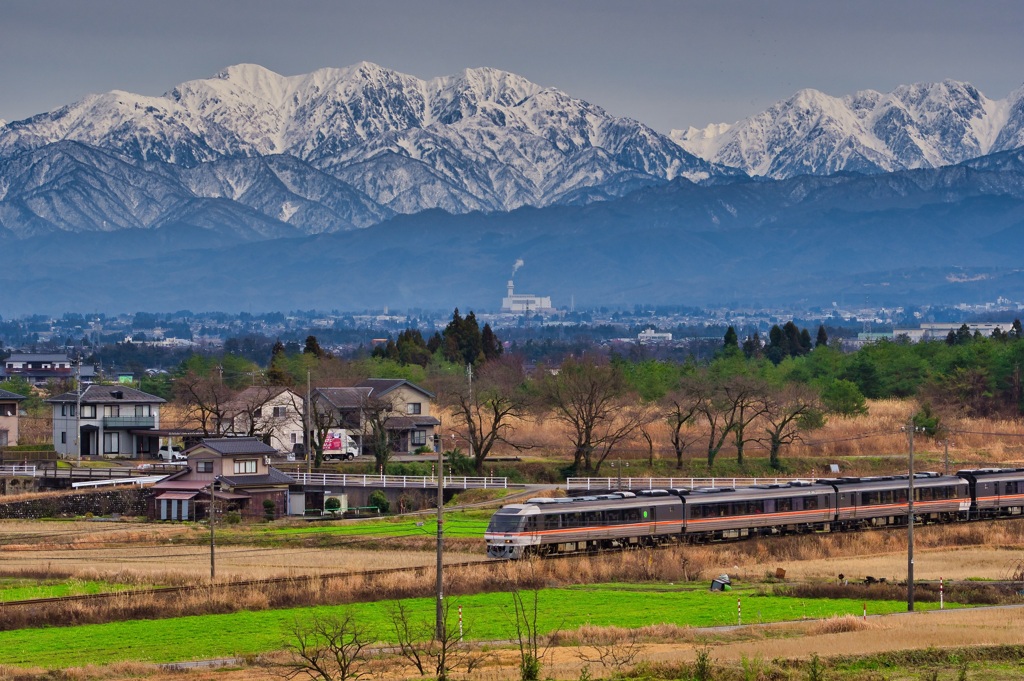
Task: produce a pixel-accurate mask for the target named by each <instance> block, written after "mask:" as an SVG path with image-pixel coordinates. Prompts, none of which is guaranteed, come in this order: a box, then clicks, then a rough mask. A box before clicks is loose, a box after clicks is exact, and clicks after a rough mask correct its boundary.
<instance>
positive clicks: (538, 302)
mask: <svg viewBox="0 0 1024 681" xmlns="http://www.w3.org/2000/svg"><path fill="white" fill-rule="evenodd" d="M501 311H502V312H511V313H513V314H529V313H530V312H540V313H541V314H544V313H548V312H554V308H553V307H552V306H551V297H550V296H535V295H533V294H532V293H516V292H515V282H513V281H512V280H511V279H509V280H508V296H507V297H505V298H502V299H501Z"/></svg>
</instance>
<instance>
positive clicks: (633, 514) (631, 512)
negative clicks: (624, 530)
mask: <svg viewBox="0 0 1024 681" xmlns="http://www.w3.org/2000/svg"><path fill="white" fill-rule="evenodd" d="M624 515H625V517H626V522H627V523H635V522H637V521H638V520H640V509H639V508H630V509H627V510H626V512H625V514H624Z"/></svg>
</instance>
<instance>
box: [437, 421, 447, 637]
mask: <svg viewBox="0 0 1024 681" xmlns="http://www.w3.org/2000/svg"><path fill="white" fill-rule="evenodd" d="M437 429H438V436H440V430H441V426H440V424H439V425H438V427H437ZM443 450H444V445H443V440H441V439H440V437H438V445H437V584H436V585H435V586H436V587H437V599H436V600H437V612H436V616H437V622H436V629H435V634H436V636H437V640H438V641H443V640H444V634H445V631H444V606H443V600H444V573H443V572H442V569H443V555H444V454H443V453H442V452H443Z"/></svg>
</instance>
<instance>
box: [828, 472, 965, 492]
mask: <svg viewBox="0 0 1024 681" xmlns="http://www.w3.org/2000/svg"><path fill="white" fill-rule="evenodd" d="M818 482H819V483H821V484H824V485H835V487H836V489H838V490H839V491H840V492H845V491H849V490H858V491H868V492H872V491H875V490H887V489H905V488H907V487H909V486H910V476H909V475H875V476H870V477H862V478H855V477H848V478H822V479H820V480H818ZM963 482H964V481H963V479H961V478H959V477H957V476H955V475H942V474H940V473H934V472H931V471H928V472H921V473H915V474H914V487H945V486H947V485H954V484H961V483H963Z"/></svg>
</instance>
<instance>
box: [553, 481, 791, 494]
mask: <svg viewBox="0 0 1024 681" xmlns="http://www.w3.org/2000/svg"><path fill="white" fill-rule="evenodd" d="M796 481H805V482H806V481H807V479H806V478H569V479H567V480H566V481H565V487H566V490H568V491H577V492H613V491H616V490H626V491H637V490H645V489H696V488H698V487H752V486H754V485H781V484H785V483H787V482H796Z"/></svg>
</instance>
